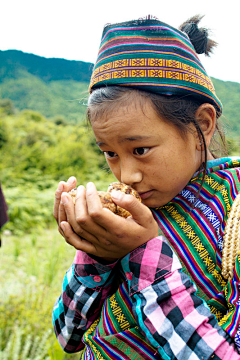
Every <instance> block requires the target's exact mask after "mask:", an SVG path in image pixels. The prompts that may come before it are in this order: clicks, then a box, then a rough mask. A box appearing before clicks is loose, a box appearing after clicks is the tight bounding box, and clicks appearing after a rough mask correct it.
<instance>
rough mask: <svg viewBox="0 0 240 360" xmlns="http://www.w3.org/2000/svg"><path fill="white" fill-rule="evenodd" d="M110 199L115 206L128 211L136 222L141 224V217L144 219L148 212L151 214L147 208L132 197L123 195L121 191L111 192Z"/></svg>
mask: <svg viewBox="0 0 240 360" xmlns="http://www.w3.org/2000/svg"><path fill="white" fill-rule="evenodd" d="M111 197H112V200H113V201H114V202H115V204H117V205H118V206H120V207H122V208H124V209H126V210H127V211H129V212H130V214H131V215H132V217H133V218H134V220H136V221H140V222H141V220H142V218H143V216H144V217H145V216H146V214H148V213H149V212H150V213H151V211H150V210H149V209H148V207H147V206H145V205H144V204H142V203H141V202H140V201H139V200H138V199H136V198H135V197H134V196H133V195H129V194H124V193H123V192H122V191H116V190H113V191H111Z"/></svg>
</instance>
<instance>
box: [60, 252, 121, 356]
mask: <svg viewBox="0 0 240 360" xmlns="http://www.w3.org/2000/svg"><path fill="white" fill-rule="evenodd" d="M115 264H116V263H115ZM115 264H109V265H103V264H100V263H97V262H96V260H94V259H92V258H91V257H89V256H88V255H87V254H85V253H82V252H77V255H76V258H75V261H74V263H73V265H72V266H71V268H70V269H69V270H68V272H67V273H66V275H65V277H64V281H63V290H62V294H61V295H60V297H59V298H58V299H57V301H56V303H55V306H54V310H53V325H54V330H55V334H56V336H57V339H58V341H59V343H60V345H61V346H62V348H63V350H64V351H66V352H69V353H72V352H77V351H79V350H81V348H82V347H83V344H82V341H81V339H82V336H83V334H84V332H85V331H86V330H87V329H88V328H89V327H90V325H91V324H92V323H93V322H94V320H95V319H96V318H98V317H99V316H100V313H101V308H102V305H103V303H104V301H105V299H106V298H107V296H109V294H111V292H112V291H113V287H112V281H113V277H114V272H113V269H114V266H115Z"/></svg>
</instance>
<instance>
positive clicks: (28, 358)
mask: <svg viewBox="0 0 240 360" xmlns="http://www.w3.org/2000/svg"><path fill="white" fill-rule="evenodd" d="M74 254H75V250H74V249H73V248H72V247H71V246H69V245H67V244H66V243H65V241H64V239H63V238H62V237H61V236H60V234H59V233H58V231H57V230H56V229H50V230H49V229H48V230H44V231H41V232H40V233H30V234H28V235H22V236H20V235H19V236H16V235H15V236H6V235H3V236H2V248H1V249H0V264H1V267H0V278H1V287H0V359H1V360H65V359H71V360H77V359H79V357H80V355H79V353H78V354H73V355H68V354H66V353H64V352H63V350H62V349H61V347H60V345H59V344H58V342H57V340H56V338H55V334H54V332H53V327H52V320H51V317H52V309H53V306H54V303H55V301H56V299H57V297H58V296H59V295H60V293H61V288H62V280H63V277H64V274H65V272H66V270H67V269H68V267H69V266H70V265H71V263H72V261H73V258H74Z"/></svg>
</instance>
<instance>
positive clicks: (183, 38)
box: [89, 19, 222, 113]
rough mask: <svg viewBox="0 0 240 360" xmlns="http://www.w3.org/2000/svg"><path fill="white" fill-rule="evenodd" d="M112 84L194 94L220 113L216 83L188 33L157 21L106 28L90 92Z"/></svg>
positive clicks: (180, 93)
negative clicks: (207, 71) (209, 75)
mask: <svg viewBox="0 0 240 360" xmlns="http://www.w3.org/2000/svg"><path fill="white" fill-rule="evenodd" d="M112 85H121V86H131V87H133V88H138V89H142V90H145V91H150V92H154V93H157V94H162V95H177V96H184V95H191V96H193V97H195V98H197V99H198V100H200V101H201V102H210V103H212V104H213V105H214V106H215V107H216V109H217V111H218V112H219V113H221V112H222V104H221V102H220V100H219V99H218V98H217V96H216V93H215V89H214V86H213V84H212V81H211V79H210V78H209V77H208V75H207V73H206V71H205V69H204V67H203V66H202V64H201V62H200V60H199V58H198V56H197V54H196V52H195V50H194V47H193V45H192V43H191V41H190V40H189V38H188V36H187V34H185V33H184V32H182V31H180V30H178V29H175V28H173V27H171V26H169V25H167V24H165V23H163V22H161V21H159V20H156V19H140V20H136V21H129V22H124V23H119V24H113V25H107V26H106V27H105V28H104V31H103V35H102V40H101V45H100V49H99V53H98V58H97V61H96V64H95V66H94V69H93V73H92V77H91V81H90V86H89V91H90V92H92V91H93V90H94V89H95V88H99V87H102V86H112Z"/></svg>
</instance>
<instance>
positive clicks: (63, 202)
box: [61, 194, 68, 205]
mask: <svg viewBox="0 0 240 360" xmlns="http://www.w3.org/2000/svg"><path fill="white" fill-rule="evenodd" d="M67 203H68V198H67V196H66V195H64V194H63V195H62V196H61V204H63V205H66V204H67Z"/></svg>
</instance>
